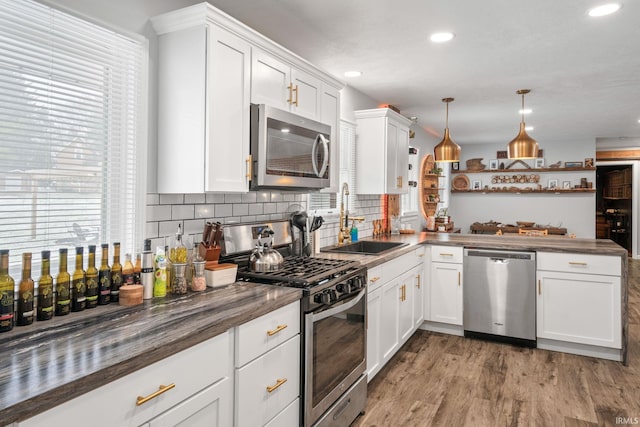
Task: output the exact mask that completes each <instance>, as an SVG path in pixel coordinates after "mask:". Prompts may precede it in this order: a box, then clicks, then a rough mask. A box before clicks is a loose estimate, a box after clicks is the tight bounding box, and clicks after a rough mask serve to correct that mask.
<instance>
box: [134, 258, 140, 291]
mask: <svg viewBox="0 0 640 427" xmlns="http://www.w3.org/2000/svg"><path fill="white" fill-rule="evenodd" d="M141 273H142V254H136V263H135V264H134V266H133V283H134V284H135V285H141V284H142V282H141V281H140V274H141Z"/></svg>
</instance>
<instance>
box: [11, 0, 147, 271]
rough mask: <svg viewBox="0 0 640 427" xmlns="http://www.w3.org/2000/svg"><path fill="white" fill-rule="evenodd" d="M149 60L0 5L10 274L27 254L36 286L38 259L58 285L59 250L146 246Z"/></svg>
mask: <svg viewBox="0 0 640 427" xmlns="http://www.w3.org/2000/svg"><path fill="white" fill-rule="evenodd" d="M145 51H146V44H145V42H144V41H142V40H133V39H131V38H129V37H127V36H124V35H122V34H119V33H116V32H114V31H112V30H110V29H105V28H102V27H100V26H97V25H95V24H93V23H90V22H86V21H84V20H81V19H79V18H77V17H74V16H71V15H69V14H66V13H63V12H61V11H58V10H55V9H52V8H51V7H48V6H45V5H42V4H39V3H35V2H32V1H27V0H0V52H2V53H1V54H0V205H1V208H0V248H5V249H10V250H11V256H10V264H11V265H10V270H11V273H12V274H14V275H16V276H17V273H18V272H19V271H20V267H19V265H20V263H21V256H20V254H21V253H22V252H34V255H33V259H34V263H33V264H34V270H35V271H34V272H33V277H35V278H37V277H38V276H39V270H37V268H39V267H38V266H39V263H40V254H39V251H40V250H43V249H49V250H51V255H52V270H53V271H52V273H53V275H54V276H55V273H56V272H57V254H58V249H59V248H60V247H69V248H70V247H74V246H83V247H85V248H86V246H87V245H89V244H97V245H99V244H100V243H103V242H104V243H112V242H115V241H120V242H121V244H122V252H123V253H124V252H131V251H133V250H134V249H135V247H134V245H135V242H136V241H138V242H139V241H141V236H140V233H141V229H142V227H141V221H140V220H139V215H141V214H142V212H137V211H138V210H139V209H136V202H137V201H138V200H139V197H140V196H139V195H137V194H136V188H138V183H137V179H136V157H137V154H138V153H137V144H138V137H139V135H140V132H141V127H142V126H144V123H142V122H141V117H142V116H143V114H142V111H143V109H142V108H143V107H141V105H142V102H141V100H142V99H143V96H144V94H143V93H142V92H143V88H144V85H143V70H144V67H145V66H146V62H145V61H146V59H145ZM142 197H144V196H143V195H142ZM110 246H111V245H110ZM99 251H100V250H99V249H98V253H99ZM86 253H87V250H86V249H85V254H86ZM98 256H99V255H98ZM85 258H86V255H85ZM85 263H86V261H85ZM69 264H70V267H69V268H70V269H72V266H73V251H70V263H69ZM18 277H19V276H18ZM16 282H17V280H16Z"/></svg>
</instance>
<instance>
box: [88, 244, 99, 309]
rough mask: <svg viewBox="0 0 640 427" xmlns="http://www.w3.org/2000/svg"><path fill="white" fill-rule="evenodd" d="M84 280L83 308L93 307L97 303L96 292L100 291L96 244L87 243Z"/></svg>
mask: <svg viewBox="0 0 640 427" xmlns="http://www.w3.org/2000/svg"><path fill="white" fill-rule="evenodd" d="M85 282H86V284H87V290H86V295H85V296H86V297H87V301H86V305H85V308H95V307H96V306H97V305H98V294H99V293H100V289H99V286H100V285H99V283H100V282H98V269H97V268H96V245H89V262H88V265H87V274H86V276H85Z"/></svg>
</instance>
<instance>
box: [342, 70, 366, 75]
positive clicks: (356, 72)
mask: <svg viewBox="0 0 640 427" xmlns="http://www.w3.org/2000/svg"><path fill="white" fill-rule="evenodd" d="M361 75H362V71H355V70H354V71H345V72H344V76H345V77H360V76H361Z"/></svg>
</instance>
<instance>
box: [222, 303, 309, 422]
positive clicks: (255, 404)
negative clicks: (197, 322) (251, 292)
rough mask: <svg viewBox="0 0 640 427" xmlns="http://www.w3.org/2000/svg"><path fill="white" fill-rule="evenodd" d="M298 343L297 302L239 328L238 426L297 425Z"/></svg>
mask: <svg viewBox="0 0 640 427" xmlns="http://www.w3.org/2000/svg"><path fill="white" fill-rule="evenodd" d="M300 339H301V338H300V302H299V301H296V302H295V303H292V304H289V305H287V306H284V307H282V308H279V309H277V310H274V311H272V312H271V313H268V314H265V315H264V316H261V317H258V318H257V319H254V320H252V321H250V322H247V323H245V324H243V325H240V326H238V327H237V328H236V354H235V356H236V363H235V366H236V370H235V407H234V420H235V425H236V426H250V427H255V426H264V425H267V424H268V423H269V424H271V425H274V426H275V425H277V426H279V427H287V426H291V427H294V426H297V425H298V424H299V422H300V412H299V410H295V408H293V407H292V406H291V405H294V406H297V407H298V408H299V407H300V406H299V400H300V399H299V397H300V381H301V378H300V348H301V343H300ZM295 402H298V403H297V404H296V403H295ZM293 412H296V414H295V415H296V416H295V417H294V415H293Z"/></svg>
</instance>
